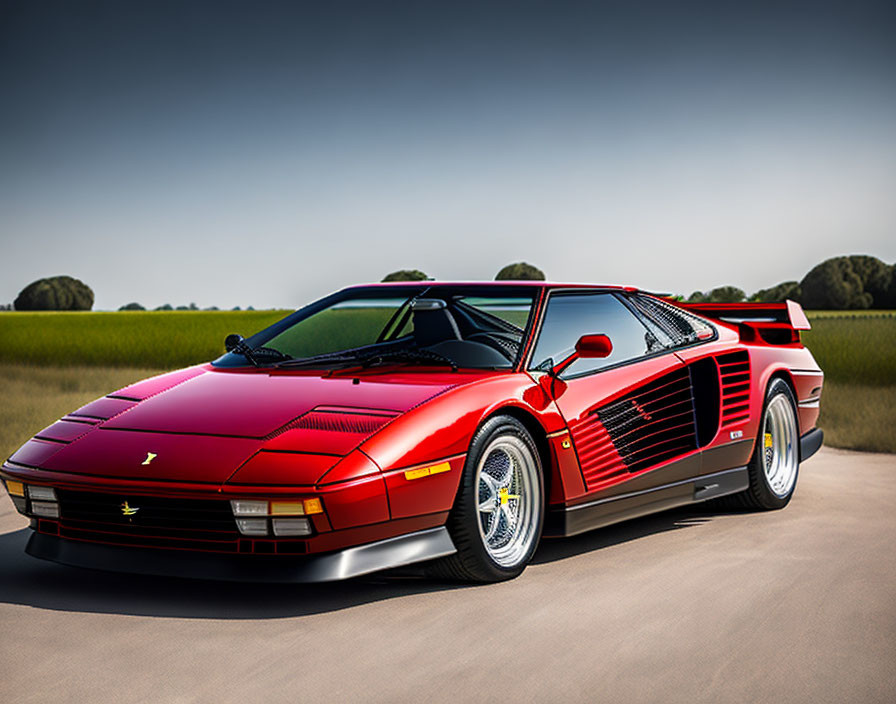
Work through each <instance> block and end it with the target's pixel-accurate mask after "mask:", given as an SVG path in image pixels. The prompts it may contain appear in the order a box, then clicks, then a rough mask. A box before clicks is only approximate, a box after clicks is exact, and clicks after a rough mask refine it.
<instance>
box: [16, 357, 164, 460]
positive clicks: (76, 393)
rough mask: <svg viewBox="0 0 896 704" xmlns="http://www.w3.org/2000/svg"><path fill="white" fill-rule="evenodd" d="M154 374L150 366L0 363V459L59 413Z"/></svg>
mask: <svg viewBox="0 0 896 704" xmlns="http://www.w3.org/2000/svg"><path fill="white" fill-rule="evenodd" d="M158 373H159V370H153V369H118V368H113V367H65V368H60V367H32V366H26V365H17V364H0V458H2V459H6V458H7V457H9V456H10V455H11V454H12V453H13V452H15V450H16V449H17V448H18V447H19V446H20V445H21V444H22V443H23V442H25V441H26V440H27V439H28V438H30V437H31V436H32V435H34V434H35V433H36V432H37V431H39V430H41V429H42V428H44V427H46V426H47V425H49V424H50V423H52V422H53V421H54V420H56V419H57V418H59V417H60V416H63V415H65V414H66V413H69V412H71V411H73V410H75V409H76V408H78V407H79V406H83V405H84V404H85V403H87V402H88V401H92V400H93V399H95V398H97V397H99V396H103V395H104V394H107V393H109V392H111V391H114V390H115V389H120V388H121V387H122V386H127V385H128V384H131V383H133V382H135V381H138V380H139V379H143V378H146V377H148V376H152V375H153V374H158Z"/></svg>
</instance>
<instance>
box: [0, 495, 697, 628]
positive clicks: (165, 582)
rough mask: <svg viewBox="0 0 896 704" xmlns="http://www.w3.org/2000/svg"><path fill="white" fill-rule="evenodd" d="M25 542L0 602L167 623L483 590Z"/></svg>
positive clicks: (7, 555) (22, 537) (2, 574)
mask: <svg viewBox="0 0 896 704" xmlns="http://www.w3.org/2000/svg"><path fill="white" fill-rule="evenodd" d="M706 520H709V517H708V516H707V515H701V514H698V513H695V512H693V511H692V510H688V509H685V510H678V511H671V512H667V513H665V514H658V515H655V516H650V517H647V518H641V519H637V520H634V521H628V522H626V523H623V524H618V525H616V526H610V527H608V528H604V529H602V530H599V531H596V532H592V533H587V534H584V535H580V536H577V537H573V538H566V539H561V540H549V541H545V542H544V543H542V545H541V547H540V548H539V549H538V552H537V553H536V554H535V558H534V560H533V563H534V564H544V563H549V562H554V561H557V560H562V559H564V558H567V557H571V556H574V555H581V554H583V553H588V552H592V551H596V550H599V549H600V548H603V547H607V546H609V545H616V544H619V543H623V542H627V541H630V540H637V539H639V538H643V537H646V536H649V535H653V534H655V533H661V532H665V531H669V530H679V529H682V528H686V527H687V526H689V525H695V524H697V523H701V522H704V521H706ZM30 535H31V531H30V530H29V529H27V528H25V529H22V530H18V531H14V532H12V533H5V534H2V535H0V565H2V571H0V603H7V604H20V605H24V606H31V607H35V608H39V609H50V610H59V611H72V612H87V613H115V614H126V615H136V616H157V617H169V618H170V617H173V618H198V619H201V618H214V619H265V618H289V617H295V616H306V615H311V614H320V613H328V612H331V611H339V610H342V609H347V608H350V607H353V606H359V605H362V604H369V603H373V602H377V601H383V600H387V599H394V598H400V597H406V596H412V595H415V594H425V593H434V592H440V591H446V590H454V589H487V588H489V586H488V585H470V584H461V583H449V582H439V581H435V580H431V579H425V578H424V577H423V573H422V570H419V569H414V568H408V569H406V570H404V571H393V572H390V573H385V574H383V575H376V576H372V577H367V578H359V579H353V580H348V581H345V582H331V583H327V584H258V583H236V582H211V581H203V580H192V579H177V578H170V577H151V576H144V575H129V574H119V573H114V572H100V571H94V570H86V569H79V568H74V567H65V566H62V565H57V564H55V563H52V562H45V561H43V560H38V559H35V558H33V557H31V556H29V555H27V554H26V553H25V544H26V543H27V542H28V538H29V537H30ZM523 578H525V577H523Z"/></svg>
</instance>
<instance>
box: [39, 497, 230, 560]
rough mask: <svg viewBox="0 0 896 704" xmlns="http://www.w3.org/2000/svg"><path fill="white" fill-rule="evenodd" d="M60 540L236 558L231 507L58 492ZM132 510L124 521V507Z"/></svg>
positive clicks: (219, 503)
mask: <svg viewBox="0 0 896 704" xmlns="http://www.w3.org/2000/svg"><path fill="white" fill-rule="evenodd" d="M56 495H57V497H58V498H59V510H60V528H59V534H60V535H61V536H62V537H64V538H72V539H75V540H86V541H90V542H101V543H109V544H116V545H139V546H144V547H169V548H179V549H185V550H206V551H213V552H237V551H238V550H239V539H240V535H239V532H238V531H237V528H236V523H235V521H234V519H233V513H232V511H231V509H230V503H229V502H228V501H225V500H220V499H170V498H162V497H157V496H133V495H125V494H104V493H98V492H86V491H72V490H69V489H57V490H56ZM125 502H127V506H128V508H129V509H131V510H133V509H137V510H136V512H135V513H133V515H125V514H124V512H123V510H122V509H123V507H124V505H125Z"/></svg>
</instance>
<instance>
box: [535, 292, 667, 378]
mask: <svg viewBox="0 0 896 704" xmlns="http://www.w3.org/2000/svg"><path fill="white" fill-rule="evenodd" d="M590 334H604V335H606V336H607V337H609V338H610V342H612V343H613V352H612V353H611V354H610V356H609V357H604V358H603V359H580V360H577V361H576V362H574V363H573V364H572V365H571V366H570V367H568V368H567V369H566V371H564V372H563V374H562V376H563V377H564V378H566V377H570V376H576V375H578V374H583V373H586V372H590V371H595V370H597V369H602V368H603V367H608V366H610V365H612V364H619V363H620V362H625V361H627V360H630V359H636V358H638V357H643V356H644V355H645V354H649V353H651V352H654V351H655V345H656V342H655V338H654V336H653V335H652V334H651V333H650V332H649V331H648V330H647V328H645V327H644V326H643V325H642V324H641V323H640V322H639V321H638V319H637V318H635V316H634V315H632V313H631V311H629V310H628V308H626V307H625V306H624V305H623V304H622V303H621V302H620V301H619V299H617V298H616V297H615V296H613V295H612V294H590V295H588V294H586V295H582V294H573V295H569V294H555V295H553V296H551V297H550V299H549V300H548V307H547V310H546V311H545V318H544V323H543V324H542V327H541V334H540V335H539V336H538V342H537V343H536V345H535V352H534V354H533V356H532V365H531V366H532V367H537V366H539V365H540V364H542V363H544V361H545V360H546V359H548V358H551V359H553V363H554V364H557V363H559V362H561V361H563V360H564V359H566V358H567V357H568V356H569V355H570V354H572V352H573V350H574V349H575V345H576V342H578V340H579V338H580V337H582V335H590Z"/></svg>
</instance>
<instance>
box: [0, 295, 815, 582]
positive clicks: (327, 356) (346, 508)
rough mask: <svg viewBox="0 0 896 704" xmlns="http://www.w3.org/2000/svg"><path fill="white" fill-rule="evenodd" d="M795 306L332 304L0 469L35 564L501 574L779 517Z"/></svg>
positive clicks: (244, 573)
mask: <svg viewBox="0 0 896 704" xmlns="http://www.w3.org/2000/svg"><path fill="white" fill-rule="evenodd" d="M808 328H809V323H808V321H807V319H806V316H805V315H804V314H803V311H802V309H801V308H800V307H799V305H798V304H796V303H794V302H792V301H787V302H785V303H780V304H746V303H742V304H730V305H729V304H705V305H704V304H699V305H698V304H695V305H689V304H682V303H677V302H675V301H672V300H669V299H666V298H663V297H660V296H656V295H651V294H648V293H645V292H642V291H639V290H637V289H635V288H631V287H615V286H596V285H594V286H592V285H567V284H553V283H545V282H514V283H506V282H495V283H487V284H468V283H441V282H438V283H437V282H417V283H413V284H408V283H401V284H379V285H365V286H357V287H351V288H347V289H344V290H342V291H339V292H338V293H335V294H332V295H330V296H328V297H326V298H323V299H321V300H319V301H317V302H315V303H312V304H310V305H308V306H306V307H305V308H302V309H300V310H298V311H296V312H295V313H293V314H291V315H289V316H288V317H286V318H284V319H283V320H281V321H280V322H278V323H276V324H274V325H272V326H271V327H269V328H267V329H265V330H262V331H261V332H259V333H257V334H255V335H253V336H252V337H250V338H248V339H243V338H242V337H241V336H239V335H230V336H229V337H228V338H227V340H226V341H225V346H226V349H227V352H226V354H224V355H223V356H221V357H219V358H218V359H216V360H215V361H213V362H211V363H208V364H200V365H198V366H194V367H190V368H187V369H183V370H180V371H175V372H171V373H168V374H163V375H161V376H157V377H154V378H151V379H147V380H145V381H141V382H138V383H136V384H133V385H132V386H128V387H126V388H123V389H121V390H119V391H116V392H115V393H111V394H109V395H108V396H105V397H103V398H100V399H98V400H96V401H93V402H91V403H88V404H87V405H86V406H83V407H82V408H79V409H78V410H76V411H74V412H72V413H71V414H69V415H67V416H65V417H63V418H62V419H61V420H59V421H58V422H56V423H54V424H52V425H50V426H49V427H47V428H46V429H44V430H42V431H41V432H39V433H38V434H37V435H35V436H34V438H32V439H31V440H29V441H28V442H26V443H25V445H23V446H22V447H21V448H20V449H19V450H18V451H17V452H16V453H15V454H14V455H12V457H10V458H9V460H8V461H7V462H5V463H4V464H3V467H2V479H3V482H4V484H5V486H6V489H7V491H8V493H9V494H10V496H11V498H12V500H13V502H14V503H15V506H16V508H17V509H18V510H19V511H20V512H21V513H22V514H24V515H25V516H28V517H29V518H30V519H31V528H32V529H33V533H32V535H31V537H30V539H29V542H28V545H27V548H26V549H27V552H28V553H29V554H31V555H33V556H35V557H39V558H43V559H47V560H53V561H56V562H59V563H63V564H68V565H76V566H81V567H88V568H98V569H107V570H117V571H126V572H136V573H145V574H168V575H178V576H187V577H199V578H209V579H232V580H259V581H295V582H310V581H326V580H335V579H343V578H347V577H354V576H357V575H362V574H366V573H370V572H374V571H377V570H384V569H388V568H394V567H399V566H404V565H408V564H411V563H423V562H425V563H426V565H425V567H426V568H427V570H428V572H429V573H431V574H434V575H436V576H438V577H441V578H451V579H461V580H470V581H480V582H487V581H497V580H503V579H508V578H511V577H515V576H517V575H519V574H520V572H522V570H523V569H524V568H525V566H526V564H527V563H528V562H529V560H530V559H531V558H532V555H533V553H534V552H535V549H536V547H537V546H538V543H539V541H540V539H541V538H542V537H559V536H569V535H575V534H577V533H581V532H583V531H587V530H591V529H593V528H598V527H600V526H605V525H608V524H611V523H615V522H617V521H621V520H624V519H627V518H631V517H635V516H641V515H644V514H647V513H651V512H654V511H659V510H663V509H667V508H671V507H675V506H681V505H685V504H690V503H693V502H700V501H706V500H709V499H713V500H715V499H720V498H721V497H726V498H725V499H724V500H723V502H728V503H733V504H736V505H740V506H743V507H745V508H749V509H756V510H760V509H777V508H782V507H784V506H785V505H786V504H787V503H788V502H789V501H790V498H791V496H792V495H793V492H794V489H795V487H796V481H797V473H798V470H799V465H800V462H801V461H802V460H805V459H806V458H808V457H810V456H811V455H812V454H813V453H814V452H816V450H818V448H819V447H820V446H821V443H822V431H821V430H820V429H818V428H816V427H815V426H816V421H817V418H818V412H819V398H820V395H821V387H822V382H823V373H822V371H821V370H820V369H819V367H818V365H817V364H816V362H815V360H814V359H813V358H812V355H811V354H810V352H809V351H808V350H807V349H806V348H805V347H803V345H802V344H801V343H800V333H799V331H800V330H806V329H808Z"/></svg>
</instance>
